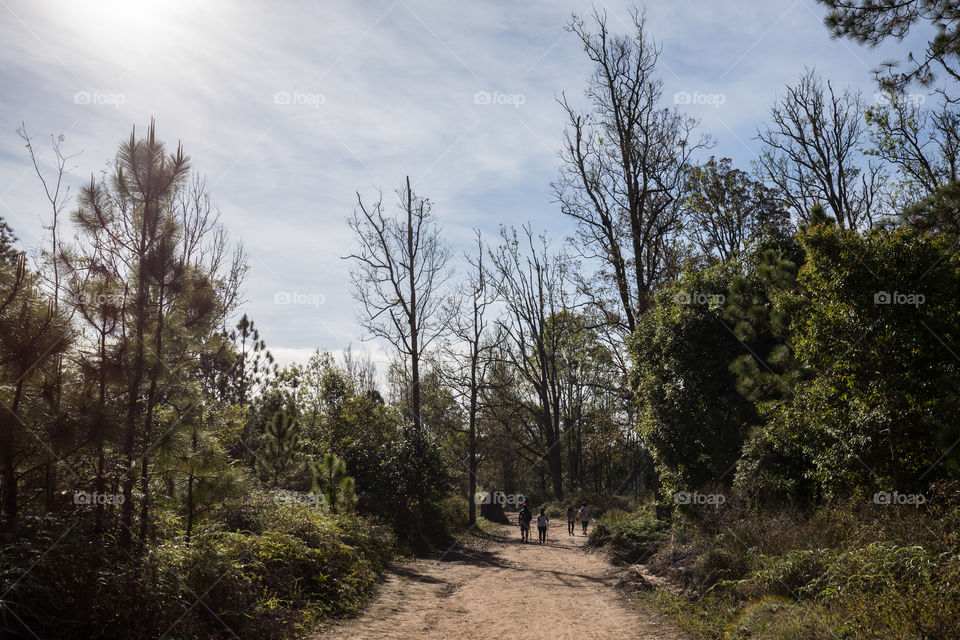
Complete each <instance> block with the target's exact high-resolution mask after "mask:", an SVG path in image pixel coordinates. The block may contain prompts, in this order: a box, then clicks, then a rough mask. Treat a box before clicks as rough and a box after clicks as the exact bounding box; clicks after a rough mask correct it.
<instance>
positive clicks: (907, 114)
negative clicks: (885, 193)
mask: <svg viewBox="0 0 960 640" xmlns="http://www.w3.org/2000/svg"><path fill="white" fill-rule="evenodd" d="M879 95H881V96H883V100H882V101H881V104H879V105H877V106H875V107H870V108H868V109H867V110H866V121H867V125H868V130H869V135H870V138H871V142H872V145H871V148H870V149H868V150H867V153H868V154H870V155H876V156H878V157H880V158H882V159H883V160H885V161H886V162H888V163H890V164H891V165H892V166H893V167H895V168H896V170H897V171H898V172H899V174H900V175H899V177H900V185H899V186H900V189H899V190H898V192H897V195H898V196H899V200H898V201H896V202H894V203H893V205H892V206H893V207H895V209H896V210H900V209H901V208H902V207H903V206H905V205H910V204H913V203H914V202H916V201H917V200H919V199H922V198H924V197H925V196H927V195H929V194H931V193H933V192H935V191H937V190H938V189H940V188H942V187H944V186H946V185H948V184H949V183H951V182H956V181H957V179H958V178H960V113H958V112H957V109H956V106H955V105H953V104H950V103H949V102H943V103H942V104H940V105H939V106H937V107H935V108H932V109H931V108H924V107H923V106H921V105H920V104H918V103H917V101H916V100H912V99H910V98H908V97H906V96H903V95H901V94H899V93H896V92H891V91H886V92H884V93H881V94H879Z"/></svg>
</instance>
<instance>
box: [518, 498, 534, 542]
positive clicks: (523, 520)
mask: <svg viewBox="0 0 960 640" xmlns="http://www.w3.org/2000/svg"><path fill="white" fill-rule="evenodd" d="M518 519H519V520H520V542H530V521H531V520H533V513H531V512H530V507H529V506H527V503H526V502H524V503H523V506H522V507H520V515H519V516H518Z"/></svg>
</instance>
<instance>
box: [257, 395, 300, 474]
mask: <svg viewBox="0 0 960 640" xmlns="http://www.w3.org/2000/svg"><path fill="white" fill-rule="evenodd" d="M299 458H300V433H299V428H298V426H297V423H296V421H295V420H294V416H293V413H292V412H290V411H287V410H281V411H277V412H276V413H275V414H273V419H272V420H271V421H270V423H269V424H268V425H267V429H266V433H265V434H264V441H263V450H262V453H261V455H260V456H259V457H258V458H257V459H256V461H255V462H254V465H255V467H256V469H257V472H258V473H259V474H260V475H261V476H266V477H268V478H269V482H270V484H271V485H272V486H273V487H274V488H276V487H279V486H280V484H281V480H283V479H284V476H285V475H286V474H287V473H289V472H290V471H292V470H293V468H294V467H295V465H296V462H297V461H298V459H299Z"/></svg>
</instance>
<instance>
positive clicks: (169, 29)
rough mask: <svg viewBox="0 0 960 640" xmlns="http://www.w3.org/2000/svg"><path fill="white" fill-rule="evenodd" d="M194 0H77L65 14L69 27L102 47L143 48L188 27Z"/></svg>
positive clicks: (66, 5) (69, 5)
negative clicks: (187, 23)
mask: <svg viewBox="0 0 960 640" xmlns="http://www.w3.org/2000/svg"><path fill="white" fill-rule="evenodd" d="M197 4H198V3H196V2H191V1H190V0H73V1H72V2H69V3H67V4H65V5H59V6H60V7H64V6H65V7H67V8H68V9H67V10H66V11H63V14H62V15H63V17H64V18H65V19H66V20H67V26H68V27H69V28H71V29H73V30H74V31H76V32H77V33H78V35H80V36H81V37H83V38H85V39H87V40H89V41H90V42H92V43H93V44H95V45H96V46H101V47H118V46H124V47H131V48H142V47H145V46H153V45H155V44H156V43H158V42H160V41H168V40H169V39H170V37H171V36H172V35H173V34H174V32H176V30H177V29H178V28H179V27H183V26H186V25H185V21H187V20H189V19H190V14H191V12H192V9H193V8H195V7H196V6H197Z"/></svg>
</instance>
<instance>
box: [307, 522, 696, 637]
mask: <svg viewBox="0 0 960 640" xmlns="http://www.w3.org/2000/svg"><path fill="white" fill-rule="evenodd" d="M577 529H578V534H577V535H576V536H574V537H571V536H568V535H567V530H566V523H565V522H561V523H558V524H557V525H554V526H551V527H550V531H549V534H548V539H547V544H546V546H539V545H538V544H537V543H536V542H533V543H528V544H521V543H520V535H519V531H518V529H517V527H516V526H515V525H503V526H501V527H500V528H499V529H498V530H497V531H496V532H495V533H494V534H493V535H492V536H490V538H489V539H488V540H487V541H485V543H484V544H482V545H481V546H480V548H477V549H462V548H461V549H457V550H454V551H449V552H447V553H446V554H445V555H444V556H443V557H442V558H441V559H440V560H439V561H438V560H436V559H423V560H416V561H413V562H411V563H409V564H407V565H405V566H403V567H401V568H400V569H398V570H395V571H394V572H393V573H391V574H390V575H389V576H388V578H387V579H386V581H385V583H384V584H383V586H382V588H381V590H380V593H379V595H378V596H377V597H376V598H375V599H374V600H373V601H372V602H371V603H370V605H368V606H367V607H366V609H364V611H363V612H362V613H361V614H360V616H359V617H358V618H357V619H356V620H349V621H346V622H344V623H342V624H340V625H339V626H337V627H334V628H332V629H330V630H328V631H326V632H325V633H323V634H321V635H320V636H318V637H317V638H318V640H320V639H323V640H326V639H328V638H349V639H360V638H364V639H366V638H369V639H370V640H373V639H375V638H391V639H396V640H402V639H411V640H412V639H417V640H421V639H423V638H446V639H450V638H480V639H484V638H498V639H499V638H511V640H524V639H527V638H530V639H533V638H536V639H540V638H571V639H574V638H575V639H576V640H583V639H584V638H591V639H593V638H645V639H646V638H649V639H658V640H681V639H683V638H686V637H687V636H685V635H683V634H682V633H681V632H679V631H677V630H676V629H673V628H671V627H669V626H668V625H666V624H664V623H662V622H661V621H659V620H658V619H657V617H656V616H654V615H652V614H649V615H644V614H643V613H642V612H641V611H639V610H637V609H636V608H632V607H629V606H628V605H627V604H626V603H625V602H624V601H623V598H622V597H621V596H620V595H619V594H618V593H617V591H616V590H615V589H614V588H613V587H612V586H611V583H612V579H611V575H612V573H613V568H612V567H611V565H610V564H609V563H608V562H607V561H606V560H605V559H604V558H603V557H602V555H600V554H599V553H588V552H587V551H586V550H585V549H584V546H585V543H586V538H585V537H584V536H582V535H580V534H579V526H578V527H577ZM536 536H537V533H536V528H534V529H533V531H532V535H531V537H532V538H533V539H536Z"/></svg>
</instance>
